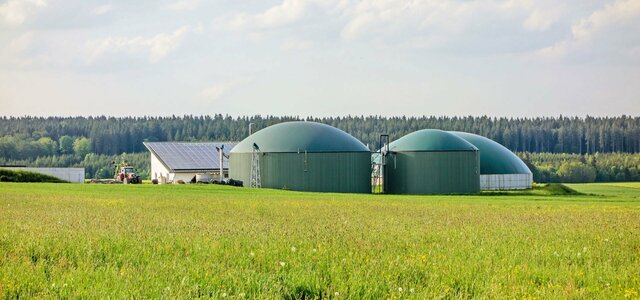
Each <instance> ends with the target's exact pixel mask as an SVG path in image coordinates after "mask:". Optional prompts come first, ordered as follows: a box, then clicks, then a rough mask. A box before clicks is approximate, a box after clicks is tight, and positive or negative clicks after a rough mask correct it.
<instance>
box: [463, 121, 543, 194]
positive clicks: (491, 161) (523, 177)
mask: <svg viewBox="0 0 640 300" xmlns="http://www.w3.org/2000/svg"><path fill="white" fill-rule="evenodd" d="M451 133H453V134H455V135H457V136H459V137H461V138H463V139H464V140H466V141H467V142H469V143H471V144H472V145H474V146H476V147H477V148H478V150H480V189H482V190H520V189H530V188H531V184H532V183H533V174H532V173H531V170H529V167H527V165H526V164H525V163H524V162H523V161H522V160H521V159H520V158H519V157H518V156H517V155H515V154H514V153H513V152H511V150H509V149H507V148H506V147H504V146H502V145H500V144H499V143H497V142H495V141H493V140H491V139H488V138H486V137H483V136H480V135H477V134H473V133H467V132H458V131H451Z"/></svg>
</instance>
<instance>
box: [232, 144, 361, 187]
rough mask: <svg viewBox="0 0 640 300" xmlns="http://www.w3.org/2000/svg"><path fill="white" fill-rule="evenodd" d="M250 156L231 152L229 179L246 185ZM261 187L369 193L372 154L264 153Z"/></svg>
mask: <svg viewBox="0 0 640 300" xmlns="http://www.w3.org/2000/svg"><path fill="white" fill-rule="evenodd" d="M251 156H252V154H251V153H233V152H232V153H231V154H230V158H229V176H230V177H231V178H233V179H239V180H242V181H243V182H244V186H247V187H248V186H249V184H250V180H251ZM260 173H261V179H262V187H263V188H274V189H288V190H295V191H313V192H338V193H371V153H369V152H322V153H306V154H305V153H304V152H300V153H277V152H276V153H273V152H269V153H263V154H261V155H260Z"/></svg>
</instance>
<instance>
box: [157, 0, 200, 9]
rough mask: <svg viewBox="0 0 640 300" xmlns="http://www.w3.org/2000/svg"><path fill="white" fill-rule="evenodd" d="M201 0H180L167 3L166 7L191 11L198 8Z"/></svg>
mask: <svg viewBox="0 0 640 300" xmlns="http://www.w3.org/2000/svg"><path fill="white" fill-rule="evenodd" d="M199 5H200V0H179V1H176V2H173V3H171V4H169V5H167V6H166V7H165V8H166V9H169V10H175V11H189V10H194V9H196V8H198V6H199Z"/></svg>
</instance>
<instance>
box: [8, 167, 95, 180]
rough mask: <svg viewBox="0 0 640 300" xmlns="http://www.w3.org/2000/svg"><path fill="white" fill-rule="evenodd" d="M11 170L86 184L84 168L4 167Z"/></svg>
mask: <svg viewBox="0 0 640 300" xmlns="http://www.w3.org/2000/svg"><path fill="white" fill-rule="evenodd" d="M2 168H4V169H9V170H20V171H30V172H36V173H40V174H45V175H51V176H53V177H56V178H60V179H62V180H66V181H69V182H73V183H84V168H31V167H2Z"/></svg>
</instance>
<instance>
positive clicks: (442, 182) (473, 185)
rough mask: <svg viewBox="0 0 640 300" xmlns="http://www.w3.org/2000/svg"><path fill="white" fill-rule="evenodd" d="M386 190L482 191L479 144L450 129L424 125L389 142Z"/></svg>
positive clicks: (460, 192)
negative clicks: (459, 135) (452, 132)
mask: <svg viewBox="0 0 640 300" xmlns="http://www.w3.org/2000/svg"><path fill="white" fill-rule="evenodd" d="M385 173H386V174H385V176H386V177H385V179H384V182H385V193H390V194H470V193H477V192H479V191H480V160H479V154H478V148H476V147H475V146H473V145H472V144H470V143H469V142H467V141H465V140H464V139H462V138H460V137H457V136H455V135H453V134H451V133H449V132H446V131H442V130H437V129H424V130H419V131H416V132H413V133H410V134H407V135H405V136H403V137H401V138H400V139H398V140H396V141H394V142H392V143H390V144H389V153H388V154H387V159H386V172H385Z"/></svg>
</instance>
